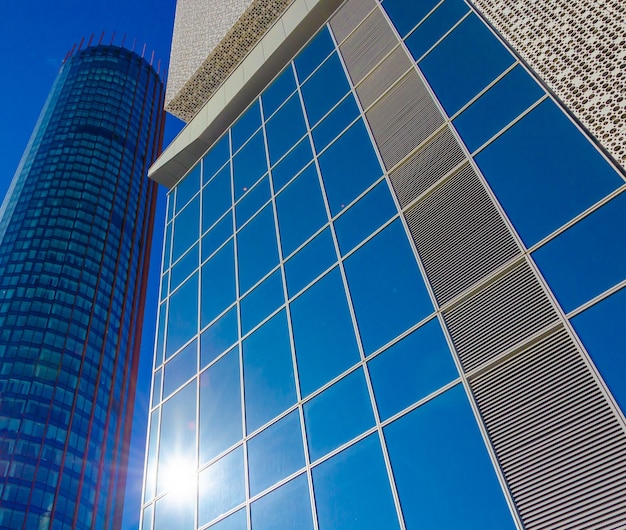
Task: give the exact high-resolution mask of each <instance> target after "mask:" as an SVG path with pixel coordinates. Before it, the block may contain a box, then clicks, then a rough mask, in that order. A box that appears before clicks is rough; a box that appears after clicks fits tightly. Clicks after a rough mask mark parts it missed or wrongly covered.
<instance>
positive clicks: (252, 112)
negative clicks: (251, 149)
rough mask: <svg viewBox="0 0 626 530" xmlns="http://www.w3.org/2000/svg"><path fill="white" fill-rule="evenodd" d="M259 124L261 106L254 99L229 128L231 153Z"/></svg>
mask: <svg viewBox="0 0 626 530" xmlns="http://www.w3.org/2000/svg"><path fill="white" fill-rule="evenodd" d="M260 126H261V106H260V105H259V101H258V100H256V101H255V102H254V103H253V104H252V105H250V107H249V108H248V110H246V111H245V112H244V113H243V114H242V116H241V118H239V119H238V120H237V121H236V122H235V124H234V125H233V126H232V128H231V130H230V136H231V142H232V148H233V153H234V152H235V151H237V149H239V148H240V147H241V146H242V145H243V144H244V143H245V142H246V140H247V139H248V138H250V136H252V133H253V132H254V131H256V130H257V129H258V128H259V127H260Z"/></svg>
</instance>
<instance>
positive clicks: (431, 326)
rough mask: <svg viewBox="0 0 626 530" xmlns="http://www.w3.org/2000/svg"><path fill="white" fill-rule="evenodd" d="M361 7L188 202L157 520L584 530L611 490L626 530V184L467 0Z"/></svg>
mask: <svg viewBox="0 0 626 530" xmlns="http://www.w3.org/2000/svg"><path fill="white" fill-rule="evenodd" d="M369 4H371V9H369V8H368V9H365V8H364V7H363V5H362V4H361V3H360V2H358V1H354V0H351V1H348V2H346V3H344V4H343V6H342V7H341V8H340V9H339V11H338V12H337V14H336V15H335V16H333V17H331V18H330V19H329V21H328V22H327V23H326V24H324V25H323V26H322V27H321V29H320V31H319V32H318V33H317V34H316V36H314V37H313V39H312V40H311V41H310V42H309V43H308V44H307V45H306V46H305V47H304V48H303V49H302V50H300V51H299V53H298V54H297V55H295V57H294V59H293V60H292V61H291V62H289V63H288V64H287V65H286V67H285V68H284V69H283V70H282V72H281V73H280V74H279V75H278V76H277V77H276V78H275V80H274V81H273V82H272V83H271V84H270V85H269V86H268V87H267V88H266V89H265V90H264V91H263V92H262V93H261V94H260V95H259V96H258V97H257V98H255V99H254V101H252V102H251V104H250V105H249V107H248V108H247V110H246V111H245V112H244V113H243V114H242V115H241V116H240V117H239V118H238V119H237V120H236V121H235V123H234V124H232V126H231V127H230V128H229V129H228V130H226V131H225V132H224V134H223V135H222V136H221V138H220V139H219V140H218V141H217V142H216V143H215V144H214V146H213V147H212V148H211V149H210V150H209V151H208V152H207V153H206V154H205V155H204V156H203V157H202V158H201V160H199V161H198V163H197V164H196V165H195V167H194V168H193V169H192V170H191V172H190V173H189V174H188V175H187V176H186V177H185V178H183V179H182V180H181V181H180V182H179V183H178V184H177V185H176V186H175V187H174V188H173V189H172V190H171V191H170V193H169V198H168V201H169V208H168V212H169V213H168V217H167V221H166V232H165V233H166V240H165V244H164V249H165V252H164V257H163V264H162V271H163V272H162V278H163V281H162V286H161V289H162V291H161V304H160V308H159V314H160V319H159V326H158V330H157V342H156V343H157V346H156V352H155V363H154V378H153V390H152V393H153V394H152V395H153V399H152V404H153V408H152V412H151V416H150V427H149V441H148V453H147V469H146V478H145V488H144V499H143V501H144V505H143V526H142V528H143V529H144V530H149V529H153V528H154V529H159V530H160V529H168V528H171V527H172V524H173V523H172V521H176V525H175V526H176V528H178V529H180V530H194V529H199V528H202V529H204V528H207V529H208V528H210V529H216V530H224V529H236V530H245V529H252V530H259V529H272V530H276V529H285V530H288V529H289V530H290V529H294V528H304V529H308V528H311V529H316V530H331V529H341V530H350V529H374V528H376V529H382V528H384V529H392V528H402V529H408V530H414V529H420V528H436V529H453V528H454V529H457V528H464V529H474V528H475V529H481V530H484V529H487V528H490V529H494V530H496V529H497V530H502V529H508V528H511V529H514V528H518V529H520V528H526V527H528V528H540V527H541V528H573V527H578V526H577V524H578V523H577V522H576V521H577V519H576V517H578V515H572V513H576V514H578V513H581V514H583V515H581V516H580V517H583V518H587V519H585V520H587V521H588V520H593V517H595V516H596V515H594V514H595V513H596V512H594V510H596V508H597V505H598V503H597V502H596V500H597V497H593V496H594V495H596V494H595V493H593V491H594V488H597V491H600V490H601V491H603V492H605V493H606V498H604V500H603V501H602V502H604V503H605V504H604V505H603V506H604V507H605V508H606V510H608V511H610V510H613V512H612V514H613V515H610V516H606V517H608V519H602V525H604V524H606V526H602V527H603V528H604V527H606V528H619V527H620V526H619V524H621V523H619V521H622V522H623V519H620V518H621V517H624V516H626V514H625V513H624V506H623V493H624V492H625V491H626V483H625V482H624V481H623V480H622V479H616V482H615V483H611V481H610V480H609V479H607V478H606V477H607V476H608V475H610V472H608V471H604V472H602V473H600V474H597V475H593V472H592V471H589V469H590V468H589V466H593V465H596V464H595V463H594V464H591V462H600V460H602V458H605V460H602V464H598V465H604V466H606V467H605V468H604V469H611V470H616V471H615V472H616V473H618V471H617V470H618V469H620V466H622V464H623V458H624V455H626V435H625V432H626V430H625V427H626V426H625V423H624V410H623V409H621V408H620V407H623V404H624V396H625V395H626V394H625V391H624V388H625V386H624V385H625V384H624V377H623V375H624V370H623V366H624V358H623V346H624V340H625V336H624V333H623V332H622V331H621V329H622V328H623V326H621V325H620V324H619V322H618V320H619V319H618V317H616V314H618V312H620V311H622V313H623V309H624V302H623V299H624V295H623V293H625V292H626V290H625V289H624V287H626V269H624V263H626V260H625V259H624V258H626V240H625V239H624V237H623V235H622V234H623V230H618V227H623V221H624V219H622V218H623V216H624V213H623V212H624V211H626V210H625V209H624V208H623V205H622V204H621V203H622V202H623V200H624V197H625V195H624V191H625V190H626V186H625V183H624V174H623V171H622V170H621V169H620V168H619V167H618V166H616V165H615V164H613V163H612V162H611V161H610V160H607V158H606V157H605V156H604V154H603V153H602V152H601V151H600V150H598V149H597V148H596V147H595V145H594V144H593V143H592V141H590V139H589V138H588V137H587V136H586V135H585V133H584V132H583V131H581V130H580V128H579V127H578V126H577V125H576V124H575V123H574V122H573V121H572V120H571V119H570V118H569V117H568V115H567V113H566V112H565V111H564V110H563V109H562V108H561V107H560V106H559V104H558V103H557V102H556V101H555V100H554V99H553V98H552V97H551V96H550V94H548V93H547V92H546V90H545V89H544V88H543V87H542V85H541V84H539V83H538V81H537V80H536V78H535V77H534V76H533V74H532V73H531V72H529V71H528V70H527V69H526V67H525V66H524V65H523V64H522V63H521V62H520V60H519V59H518V58H517V57H516V56H515V55H514V54H513V53H512V52H511V51H510V50H509V49H508V48H507V47H506V46H505V45H504V44H503V43H502V42H501V41H500V40H499V38H498V37H497V36H496V35H494V33H493V32H492V31H491V30H490V29H489V27H488V26H487V25H486V24H485V23H484V22H483V20H482V19H481V18H480V17H479V16H478V14H477V13H476V12H475V11H474V10H473V8H472V6H471V5H470V4H468V3H466V2H465V1H463V0H443V1H441V2H435V1H433V2H426V1H421V2H413V1H408V0H383V1H382V2H369V3H368V5H369ZM355 50H356V51H355ZM402 65H404V66H402ZM394 76H395V77H394ZM181 197H183V198H182V199H181ZM620 219H622V221H620ZM177 234H180V235H179V236H177ZM179 270H184V271H185V272H184V274H182V273H179V272H177V271H179ZM599 322H600V323H601V325H600V324H598V323H599ZM617 330H620V331H617ZM606 336H608V337H610V339H607V340H603V337H606ZM550 363H551V364H550ZM575 363H578V364H575ZM544 365H545V366H546V367H545V369H544V368H542V367H543V366H544ZM534 367H539V368H534ZM161 374H163V378H162V377H161ZM168 374H169V377H170V378H174V379H175V381H176V384H175V385H170V384H169V383H167V379H166V378H167V377H168ZM511 374H512V375H511ZM620 374H621V375H620ZM510 381H512V382H510ZM583 381H584V385H583ZM585 385H587V386H585ZM174 387H176V388H174ZM502 396H504V397H502ZM577 399H580V400H581V401H576V400H577ZM594 400H595V401H594ZM592 401H593V402H594V403H596V402H597V407H598V408H597V410H596V411H595V412H589V411H587V409H585V407H586V406H587V405H586V404H587V403H590V402H592ZM594 406H595V405H594ZM600 411H602V412H600ZM596 414H598V415H600V414H602V415H605V416H603V417H606V418H607V419H606V422H607V423H606V426H607V427H606V428H607V429H609V428H610V429H613V430H612V431H611V432H614V433H616V434H615V438H614V439H613V441H614V443H615V446H611V449H607V453H606V454H605V453H603V454H602V455H600V450H599V449H598V447H599V446H596V445H594V444H595V443H596V442H595V441H594V440H598V442H597V443H598V444H605V443H609V442H607V441H606V437H605V435H604V434H603V428H604V427H602V428H600V427H596V426H593V425H591V423H590V422H592V421H597V422H600V421H605V420H599V419H597V418H599V417H600V416H596ZM585 437H586V438H585ZM570 443H571V444H572V445H567V444H570ZM610 443H611V444H612V443H613V442H610ZM614 447H618V449H615V450H614ZM577 451H578V453H577ZM585 451H587V452H585ZM620 451H621V452H620ZM583 453H584V455H583ZM572 455H573V456H572ZM581 455H582V456H581ZM590 455H593V456H590ZM606 455H608V456H606ZM583 456H584V458H583ZM594 459H595V460H594ZM577 466H581V467H577ZM611 473H612V472H611ZM610 476H613V475H610ZM581 477H582V478H581ZM611 480H612V479H611ZM576 481H580V482H576ZM529 484H530V485H529ZM555 484H557V485H558V488H557V489H559V488H560V490H568V488H571V489H572V490H576V491H580V490H581V488H582V490H583V491H585V492H591V493H583V494H581V495H579V496H578V497H577V496H576V495H573V494H572V495H573V496H568V495H569V494H566V493H563V494H561V493H559V492H557V493H554V490H555V488H556V486H554V485H555ZM615 484H617V485H615ZM592 485H593V486H592ZM576 488H578V489H576ZM536 491H539V492H540V494H537V493H536ZM537 495H540V497H541V498H540V499H539V500H537ZM555 495H556V496H558V495H560V497H558V499H556V500H555V498H553V497H554V496H555ZM598 495H599V494H598ZM603 495H604V493H603ZM574 497H576V498H574ZM590 499H596V500H590ZM542 502H543V503H554V504H553V506H555V508H554V510H552V509H550V510H552V511H550V510H547V509H544V508H542V506H543V505H542V504H541V503H542ZM598 502H599V501H598ZM594 503H595V504H594ZM605 508H601V509H605ZM553 513H556V515H554V517H556V518H557V519H558V520H559V521H560V522H559V523H558V524H557V523H556V522H554V521H555V520H556V519H555V520H551V519H549V518H550V517H552V516H553V515H552V514H553ZM603 513H604V512H603ZM546 514H547V515H546ZM567 517H571V519H567ZM598 517H600V516H598ZM601 517H605V515H601ZM610 517H614V519H611V520H609V519H610ZM542 518H544V519H542ZM545 518H548V519H545ZM589 518H591V519H589ZM600 520H601V519H597V521H600ZM537 521H539V522H537ZM563 521H566V522H563ZM607 521H608V522H607ZM611 521H618V523H612V522H611ZM580 524H582V523H580ZM559 525H561V526H559ZM592 526H593V525H592ZM600 526H601V524H600V523H598V527H600Z"/></svg>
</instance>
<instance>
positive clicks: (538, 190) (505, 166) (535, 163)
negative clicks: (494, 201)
mask: <svg viewBox="0 0 626 530" xmlns="http://www.w3.org/2000/svg"><path fill="white" fill-rule="evenodd" d="M475 159H476V162H477V164H478V166H479V167H480V169H481V170H482V172H483V174H484V175H485V178H486V179H487V181H488V182H489V185H490V186H491V188H492V189H493V191H494V193H495V194H496V196H497V197H498V200H499V201H500V203H501V204H502V206H503V208H504V210H505V211H506V213H507V215H508V216H509V218H510V219H511V221H512V222H513V224H514V225H515V228H516V229H517V231H518V232H519V234H520V236H521V237H522V239H523V240H524V243H526V245H527V246H531V245H533V244H534V243H536V242H537V241H539V240H540V239H542V238H543V237H545V236H547V235H548V234H550V233H551V232H553V231H554V230H556V229H557V228H558V227H560V226H561V225H563V224H564V223H566V222H567V221H569V220H570V219H571V218H572V217H575V216H576V215H577V214H578V213H580V212H581V211H583V210H584V209H585V208H588V207H589V206H591V205H592V204H594V203H595V202H597V201H598V200H600V199H601V198H602V197H604V196H605V195H606V194H608V193H610V192H611V191H612V190H614V189H615V188H617V187H618V186H619V185H621V184H623V180H622V179H620V178H619V176H618V175H617V173H616V172H615V171H614V170H613V169H612V168H611V166H610V165H609V164H608V163H607V162H606V161H605V160H604V159H603V158H602V156H601V155H600V154H599V153H598V152H597V151H596V149H595V148H594V147H593V145H591V143H589V141H588V140H587V139H586V138H584V137H583V135H582V134H580V132H579V131H578V129H577V128H576V127H575V126H574V125H573V124H572V123H571V122H570V121H569V119H568V118H567V117H566V116H565V115H564V114H563V112H562V111H561V110H560V109H559V108H558V107H557V106H556V105H555V104H554V103H553V102H552V101H549V100H548V101H544V102H543V103H541V104H540V105H539V106H538V107H537V108H535V109H534V110H533V111H532V112H530V113H529V114H528V115H526V116H525V117H524V118H523V119H522V120H520V121H519V122H518V123H516V124H515V125H514V126H513V127H511V129H509V130H508V131H506V133H504V134H503V135H502V136H500V137H498V138H497V139H496V140H495V141H494V142H493V143H491V144H490V145H489V146H487V147H486V148H485V149H484V150H483V151H481V152H480V153H479V154H478V155H477V156H476V157H475ZM512 161H514V162H515V163H512ZM590 175H593V177H592V178H590Z"/></svg>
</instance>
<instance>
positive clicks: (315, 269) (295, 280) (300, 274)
mask: <svg viewBox="0 0 626 530" xmlns="http://www.w3.org/2000/svg"><path fill="white" fill-rule="evenodd" d="M336 261H337V253H336V252H335V245H334V243H333V236H332V235H331V233H330V228H326V229H325V230H324V231H323V232H322V233H321V234H319V235H317V236H315V238H314V239H312V240H311V241H310V242H309V243H307V244H306V245H305V246H304V247H303V248H302V249H300V250H299V251H298V252H297V253H296V254H294V255H293V257H291V258H290V259H289V261H287V263H285V276H286V278H287V291H288V292H289V296H294V295H295V294H296V293H298V292H299V291H300V290H301V289H303V288H304V287H306V286H307V285H308V284H309V283H310V282H312V281H313V280H314V279H315V278H316V277H317V276H319V275H320V274H322V272H324V271H325V270H326V269H327V268H328V267H330V266H331V265H332V264H333V263H335V262H336Z"/></svg>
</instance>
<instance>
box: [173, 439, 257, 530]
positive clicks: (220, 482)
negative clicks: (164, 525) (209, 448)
mask: <svg viewBox="0 0 626 530" xmlns="http://www.w3.org/2000/svg"><path fill="white" fill-rule="evenodd" d="M244 473H245V470H244V463H243V448H242V447H241V446H240V447H238V448H237V449H234V450H233V451H231V452H230V453H228V454H227V455H225V456H223V457H222V458H220V459H219V460H218V461H217V462H215V463H214V464H211V465H210V466H209V467H207V468H206V469H204V470H202V471H200V473H199V475H198V494H199V495H198V526H202V525H205V524H206V523H208V522H210V521H212V520H213V519H215V518H216V517H219V516H220V515H222V514H224V513H226V512H228V511H229V510H231V509H232V508H234V507H235V506H237V505H238V504H241V503H242V502H243V501H244V500H245V499H246V489H245V482H244ZM172 528H176V527H175V526H174V527H172Z"/></svg>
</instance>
